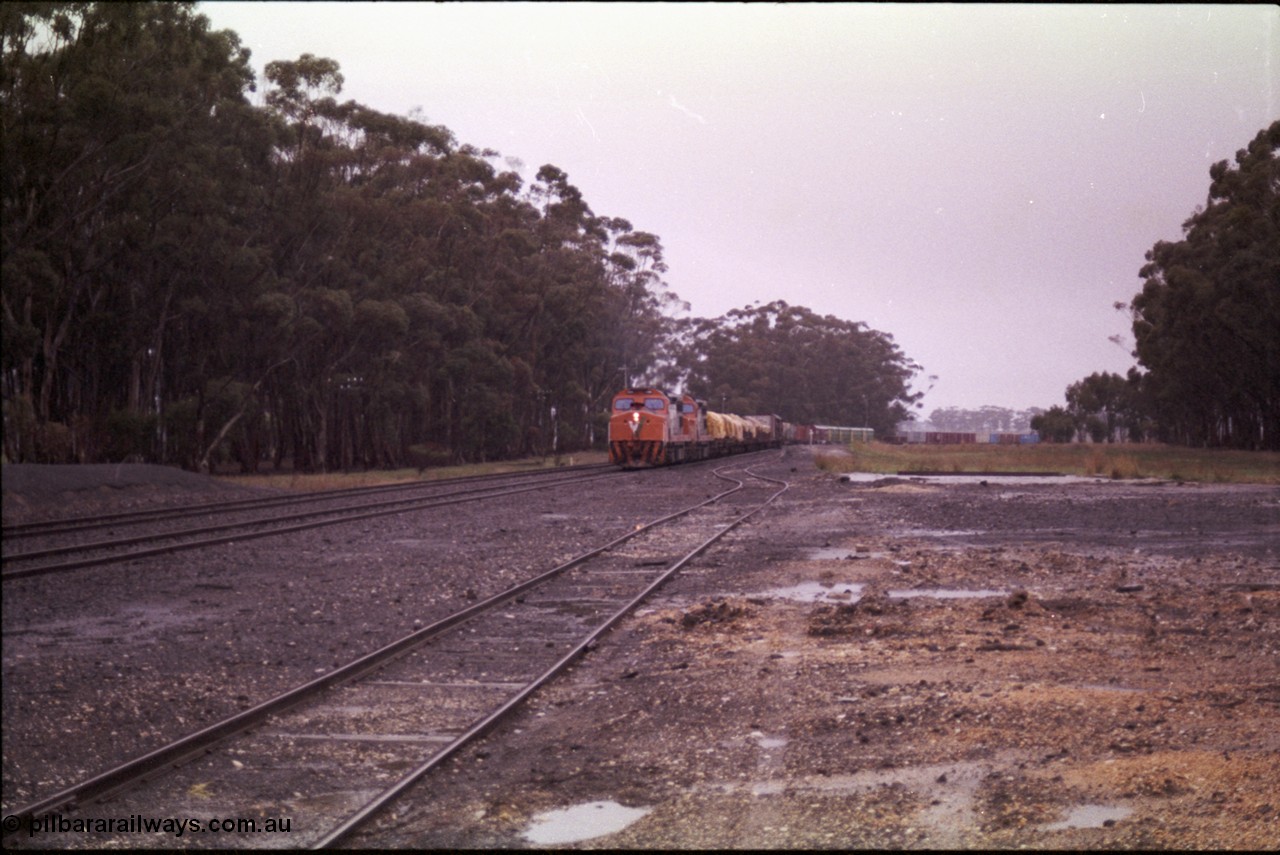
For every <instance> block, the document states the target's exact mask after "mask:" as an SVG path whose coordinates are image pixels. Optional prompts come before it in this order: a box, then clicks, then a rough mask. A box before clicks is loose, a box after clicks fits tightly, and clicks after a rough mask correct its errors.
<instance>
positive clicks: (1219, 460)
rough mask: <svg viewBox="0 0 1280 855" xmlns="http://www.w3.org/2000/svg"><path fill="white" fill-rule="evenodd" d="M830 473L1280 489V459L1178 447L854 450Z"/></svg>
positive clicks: (826, 453)
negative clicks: (1056, 477) (1045, 477)
mask: <svg viewBox="0 0 1280 855" xmlns="http://www.w3.org/2000/svg"><path fill="white" fill-rule="evenodd" d="M816 460H817V464H818V467H819V468H820V469H823V470H825V471H828V472H836V473H841V472H871V473H882V474H894V473H897V472H955V473H965V472H1046V473H1048V472H1061V473H1063V474H1066V475H1081V476H1085V477H1099V478H1114V479H1129V478H1162V479H1170V480H1175V481H1201V482H1214V483H1237V484H1280V454H1278V453H1276V452H1270V451H1231V450H1224V449H1201V448H1183V447H1181V446H1174V445H1159V444H1155V443H1151V444H1133V443H1117V444H1114V445H1091V444H1070V445H1056V444H1051V443H1039V444H1036V445H979V444H972V445H888V444H886V443H880V442H870V443H854V444H853V445H852V446H850V447H849V448H848V449H843V448H832V449H830V450H827V449H823V450H821V451H819V452H818V453H817V457H816Z"/></svg>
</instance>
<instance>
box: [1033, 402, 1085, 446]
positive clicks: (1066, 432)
mask: <svg viewBox="0 0 1280 855" xmlns="http://www.w3.org/2000/svg"><path fill="white" fill-rule="evenodd" d="M1031 429H1032V430H1034V431H1036V432H1038V433H1039V434H1040V438H1041V439H1043V440H1044V441H1045V442H1071V440H1072V439H1073V438H1075V435H1076V419H1075V417H1074V416H1072V415H1071V413H1069V412H1067V411H1066V410H1065V409H1063V408H1062V407H1057V406H1055V407H1050V408H1049V409H1048V410H1046V411H1045V412H1043V413H1040V414H1039V415H1037V416H1035V417H1033V418H1032V419H1031Z"/></svg>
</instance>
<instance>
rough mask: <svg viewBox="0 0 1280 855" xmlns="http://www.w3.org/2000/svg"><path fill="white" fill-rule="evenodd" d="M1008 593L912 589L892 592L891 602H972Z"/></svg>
mask: <svg viewBox="0 0 1280 855" xmlns="http://www.w3.org/2000/svg"><path fill="white" fill-rule="evenodd" d="M1007 596H1009V592H1008V591H996V590H992V589H990V588H977V589H975V590H968V591H966V590H962V589H958V588H912V589H910V590H907V591H890V592H889V599H891V600H908V599H911V598H912V597H933V598H934V599H938V600H972V599H983V598H984V597H1007Z"/></svg>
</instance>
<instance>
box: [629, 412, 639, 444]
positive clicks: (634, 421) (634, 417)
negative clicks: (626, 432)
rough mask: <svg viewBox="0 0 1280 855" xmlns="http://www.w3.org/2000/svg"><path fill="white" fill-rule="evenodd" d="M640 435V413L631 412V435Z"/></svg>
mask: <svg viewBox="0 0 1280 855" xmlns="http://www.w3.org/2000/svg"><path fill="white" fill-rule="evenodd" d="M639 435H640V414H639V413H632V414H631V436H632V437H633V438H634V437H638V436H639Z"/></svg>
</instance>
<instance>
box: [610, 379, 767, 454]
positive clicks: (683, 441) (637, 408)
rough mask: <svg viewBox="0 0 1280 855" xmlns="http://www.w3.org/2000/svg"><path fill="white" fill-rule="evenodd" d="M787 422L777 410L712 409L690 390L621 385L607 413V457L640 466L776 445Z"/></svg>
mask: <svg viewBox="0 0 1280 855" xmlns="http://www.w3.org/2000/svg"><path fill="white" fill-rule="evenodd" d="M788 427H789V426H788V425H786V424H785V423H784V422H783V421H782V420H781V419H779V418H778V417H777V416H774V415H768V416H734V415H729V414H725V413H713V412H710V411H709V410H707V407H706V402H704V401H697V400H694V398H693V396H692V395H680V396H676V395H668V394H667V393H665V392H662V391H660V390H658V389H653V388H648V387H645V388H635V389H623V390H622V391H621V392H619V393H618V394H616V395H614V397H613V407H612V409H611V411H610V414H609V462H610V463H615V464H617V465H619V466H621V467H622V468H624V469H640V468H643V467H648V466H665V465H667V464H670V463H684V462H685V461H688V460H704V459H706V458H708V457H719V456H720V455H723V454H734V453H737V452H741V451H754V450H757V449H761V448H770V447H776V446H779V445H781V444H782V441H783V439H784V438H785V437H786V434H787V428H788Z"/></svg>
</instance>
